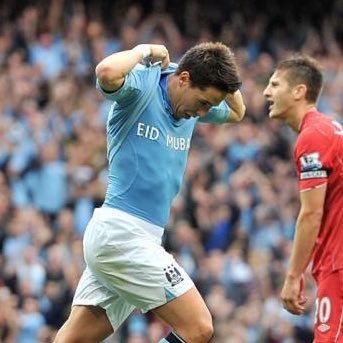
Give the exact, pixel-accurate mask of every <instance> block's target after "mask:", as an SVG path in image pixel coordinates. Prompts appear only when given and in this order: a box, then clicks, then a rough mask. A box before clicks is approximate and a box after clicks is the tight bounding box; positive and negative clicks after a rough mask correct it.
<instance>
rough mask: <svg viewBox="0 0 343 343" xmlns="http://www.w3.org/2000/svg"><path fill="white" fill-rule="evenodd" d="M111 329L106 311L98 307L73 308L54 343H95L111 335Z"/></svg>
mask: <svg viewBox="0 0 343 343" xmlns="http://www.w3.org/2000/svg"><path fill="white" fill-rule="evenodd" d="M112 332H113V328H112V325H111V323H110V322H109V320H108V318H107V316H106V311H105V310H104V309H103V308H101V307H98V306H78V305H77V306H73V307H72V310H71V313H70V315H69V318H68V320H67V321H66V322H65V323H64V325H63V326H62V328H61V329H60V330H59V332H58V333H57V336H56V338H55V341H54V343H77V342H80V343H81V342H83V343H97V342H101V341H102V340H104V339H105V338H106V337H108V336H109V335H111V334H112Z"/></svg>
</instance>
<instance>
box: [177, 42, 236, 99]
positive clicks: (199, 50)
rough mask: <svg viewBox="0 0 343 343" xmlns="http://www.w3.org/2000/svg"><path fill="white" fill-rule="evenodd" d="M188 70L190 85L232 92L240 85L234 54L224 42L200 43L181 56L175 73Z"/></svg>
mask: <svg viewBox="0 0 343 343" xmlns="http://www.w3.org/2000/svg"><path fill="white" fill-rule="evenodd" d="M183 71H188V72H189V75H190V81H191V85H192V87H197V88H200V89H205V88H207V87H211V86H212V87H215V88H217V89H219V90H221V91H224V92H226V93H227V92H229V93H234V92H235V91H236V90H237V89H239V87H240V86H241V84H242V83H241V81H240V79H239V77H238V71H237V64H236V60H235V56H234V54H233V53H232V52H231V50H230V49H229V48H228V47H227V46H226V45H224V44H222V43H219V42H216V43H211V42H207V43H200V44H198V45H196V46H194V47H193V48H191V49H189V50H188V51H187V52H186V53H185V54H184V56H183V57H182V58H181V60H180V62H179V65H178V68H177V70H176V72H175V74H176V75H179V74H181V73H182V72H183Z"/></svg>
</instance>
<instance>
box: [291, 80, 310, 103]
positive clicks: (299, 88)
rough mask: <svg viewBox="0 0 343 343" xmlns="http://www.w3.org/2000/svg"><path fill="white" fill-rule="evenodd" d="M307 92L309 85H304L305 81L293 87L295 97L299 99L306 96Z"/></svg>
mask: <svg viewBox="0 0 343 343" xmlns="http://www.w3.org/2000/svg"><path fill="white" fill-rule="evenodd" d="M306 92H307V86H306V85H304V84H303V83H301V84H299V85H296V86H294V88H293V96H294V99H296V100H299V99H302V98H305V96H306Z"/></svg>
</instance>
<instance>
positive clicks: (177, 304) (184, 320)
mask: <svg viewBox="0 0 343 343" xmlns="http://www.w3.org/2000/svg"><path fill="white" fill-rule="evenodd" d="M152 311H153V312H154V313H155V314H156V315H157V316H158V317H159V318H161V319H162V320H163V321H165V322H166V323H168V324H169V325H170V326H171V327H172V328H173V329H174V330H175V331H176V332H178V333H181V332H183V331H189V330H190V328H192V329H193V330H203V329H204V328H209V329H211V327H212V317H211V314H210V311H209V310H208V308H207V306H206V304H205V302H204V300H203V298H202V297H201V295H200V293H199V291H198V290H197V288H196V287H195V286H193V287H192V288H191V289H190V290H189V291H187V292H186V293H184V294H182V295H181V296H179V297H177V298H175V299H173V300H172V301H170V302H168V303H166V304H164V305H162V306H160V307H157V308H155V309H153V310H152Z"/></svg>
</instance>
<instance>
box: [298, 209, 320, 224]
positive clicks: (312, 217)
mask: <svg viewBox="0 0 343 343" xmlns="http://www.w3.org/2000/svg"><path fill="white" fill-rule="evenodd" d="M300 214H301V217H302V220H303V221H305V222H308V223H312V225H313V226H318V227H319V226H320V224H321V222H322V218H323V214H324V211H323V209H322V208H314V209H305V210H304V209H302V211H301V212H300Z"/></svg>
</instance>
